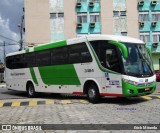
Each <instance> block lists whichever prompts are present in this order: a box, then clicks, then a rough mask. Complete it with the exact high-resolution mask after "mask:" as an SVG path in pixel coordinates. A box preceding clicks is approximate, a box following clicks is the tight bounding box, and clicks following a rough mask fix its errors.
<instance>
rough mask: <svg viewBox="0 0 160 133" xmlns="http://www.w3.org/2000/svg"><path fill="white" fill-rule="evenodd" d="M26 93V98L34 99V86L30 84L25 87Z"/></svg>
mask: <svg viewBox="0 0 160 133" xmlns="http://www.w3.org/2000/svg"><path fill="white" fill-rule="evenodd" d="M27 93H28V97H30V98H33V97H35V95H36V92H35V89H34V86H33V84H32V83H29V84H28V85H27Z"/></svg>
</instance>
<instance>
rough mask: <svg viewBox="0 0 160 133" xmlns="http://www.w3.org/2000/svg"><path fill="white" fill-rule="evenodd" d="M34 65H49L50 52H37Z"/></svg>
mask: <svg viewBox="0 0 160 133" xmlns="http://www.w3.org/2000/svg"><path fill="white" fill-rule="evenodd" d="M36 64H37V65H38V66H48V65H50V64H51V53H50V50H45V51H39V52H37V58H36Z"/></svg>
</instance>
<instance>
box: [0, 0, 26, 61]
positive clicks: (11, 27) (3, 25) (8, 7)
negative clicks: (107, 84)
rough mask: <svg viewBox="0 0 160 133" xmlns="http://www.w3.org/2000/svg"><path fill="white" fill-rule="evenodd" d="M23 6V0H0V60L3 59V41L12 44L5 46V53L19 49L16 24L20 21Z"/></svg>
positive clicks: (18, 30) (18, 33)
mask: <svg viewBox="0 0 160 133" xmlns="http://www.w3.org/2000/svg"><path fill="white" fill-rule="evenodd" d="M23 7H24V0H0V61H3V55H4V48H3V46H1V45H3V42H4V41H5V43H6V45H10V44H12V45H10V46H6V50H5V51H6V53H11V52H15V51H18V49H19V45H18V42H19V40H20V29H19V28H18V26H17V25H18V24H20V23H21V16H22V15H23ZM2 36H3V37H2ZM4 37H7V38H9V39H10V40H9V39H6V38H4ZM13 40H14V41H13Z"/></svg>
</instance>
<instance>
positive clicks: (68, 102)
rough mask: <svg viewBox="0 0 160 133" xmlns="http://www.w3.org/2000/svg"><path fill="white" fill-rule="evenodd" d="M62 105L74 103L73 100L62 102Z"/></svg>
mask: <svg viewBox="0 0 160 133" xmlns="http://www.w3.org/2000/svg"><path fill="white" fill-rule="evenodd" d="M61 103H62V104H70V103H72V102H71V100H61Z"/></svg>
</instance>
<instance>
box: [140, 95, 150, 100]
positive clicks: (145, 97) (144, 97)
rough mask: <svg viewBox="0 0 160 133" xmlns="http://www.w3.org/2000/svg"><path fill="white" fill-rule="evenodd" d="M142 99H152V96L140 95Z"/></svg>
mask: <svg viewBox="0 0 160 133" xmlns="http://www.w3.org/2000/svg"><path fill="white" fill-rule="evenodd" d="M141 97H142V98H143V99H146V100H152V98H151V97H149V96H141Z"/></svg>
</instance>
